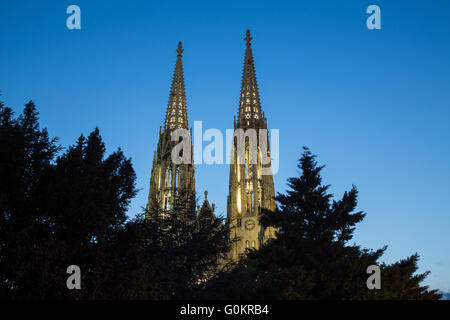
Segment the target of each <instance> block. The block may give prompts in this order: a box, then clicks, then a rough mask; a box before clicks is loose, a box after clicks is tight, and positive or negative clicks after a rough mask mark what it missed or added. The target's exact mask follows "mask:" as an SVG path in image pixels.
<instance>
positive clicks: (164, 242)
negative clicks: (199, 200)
mask: <svg viewBox="0 0 450 320" xmlns="http://www.w3.org/2000/svg"><path fill="white" fill-rule="evenodd" d="M189 198H190V197H188V196H186V194H183V193H180V194H178V195H177V197H176V201H175V206H174V208H172V210H170V211H165V210H162V209H161V208H160V206H159V205H158V204H157V202H156V201H154V202H153V203H152V204H151V205H150V206H149V208H148V210H147V215H146V216H147V219H146V220H145V221H144V225H145V227H146V228H147V232H146V234H147V235H148V236H149V238H148V239H147V240H148V241H149V245H148V246H147V257H148V259H150V261H149V262H148V265H149V268H150V270H149V271H150V273H151V274H152V277H153V278H156V279H159V281H160V283H161V285H162V287H163V288H164V290H165V292H166V295H167V297H169V298H173V299H195V298H198V297H199V295H200V288H201V287H202V286H203V284H204V283H205V282H207V281H209V280H210V279H212V278H214V277H215V276H216V275H217V273H218V271H220V270H221V269H222V268H224V267H225V266H226V260H227V254H228V252H229V250H230V248H231V245H232V241H230V239H229V229H228V226H227V224H225V223H224V219H222V218H218V217H216V216H215V215H214V212H213V209H212V208H211V207H210V205H209V203H207V202H206V201H205V202H204V203H203V205H202V207H201V209H200V211H199V213H198V215H197V217H194V218H192V216H191V215H189V214H186V209H185V208H189V207H190V206H189V205H186V201H189V200H188V199H189Z"/></svg>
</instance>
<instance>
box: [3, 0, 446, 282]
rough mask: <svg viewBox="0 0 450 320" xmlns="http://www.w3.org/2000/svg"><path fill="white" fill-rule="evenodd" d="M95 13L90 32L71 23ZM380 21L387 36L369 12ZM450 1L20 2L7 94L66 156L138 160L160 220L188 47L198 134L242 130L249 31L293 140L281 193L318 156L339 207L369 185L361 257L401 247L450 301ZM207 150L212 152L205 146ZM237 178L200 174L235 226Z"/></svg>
mask: <svg viewBox="0 0 450 320" xmlns="http://www.w3.org/2000/svg"><path fill="white" fill-rule="evenodd" d="M71 4H76V5H78V6H79V7H80V8H81V27H82V29H81V30H68V29H67V28H66V18H67V17H68V15H67V14H66V8H67V7H68V6H69V5H71ZM371 4H376V5H378V6H379V7H380V8H381V27H382V29H381V30H368V29H367V28H366V19H367V17H368V14H366V8H367V7H368V6H369V5H371ZM449 10H450V3H449V2H448V1H408V2H405V1H378V0H376V1H370V2H368V1H345V2H344V1H341V2H339V3H338V1H308V2H306V1H305V2H303V1H295V2H294V1H273V2H268V1H230V0H227V1H167V2H161V1H157V2H156V1H155V2H153V1H148V0H147V1H99V0H89V1H86V0H73V1H61V0H59V1H31V0H30V1H23V0H17V1H5V0H2V1H1V2H0V90H1V91H2V93H3V96H2V97H1V99H2V100H3V101H4V102H5V103H6V105H8V106H10V107H12V108H13V109H14V110H16V111H17V112H20V111H21V109H22V107H23V105H24V104H25V103H26V102H27V101H29V100H30V99H32V100H33V101H35V103H36V104H37V106H38V108H39V111H40V113H41V124H42V125H43V126H44V127H47V128H48V130H49V132H50V134H51V135H53V136H58V137H59V138H60V142H61V144H62V145H63V146H65V147H67V146H69V145H71V144H73V143H74V142H75V141H76V139H77V137H78V136H79V135H80V134H81V133H84V134H88V133H89V132H90V131H92V130H93V129H94V128H95V127H96V126H98V127H99V128H100V130H101V133H102V136H103V138H104V140H105V142H106V144H107V148H108V151H109V152H112V151H113V150H115V149H117V148H118V147H121V148H122V149H123V150H124V151H125V153H126V155H127V156H129V157H132V159H133V164H134V167H135V170H136V173H137V177H138V180H137V186H138V188H140V189H141V191H140V192H139V195H138V196H137V197H136V199H135V200H134V201H133V203H132V206H131V208H130V212H129V214H130V215H131V216H133V215H134V214H135V213H137V212H139V211H140V207H141V206H145V204H146V199H147V194H148V184H149V177H150V170H151V164H152V159H153V152H154V150H155V147H156V143H157V139H158V132H159V126H161V125H162V124H163V118H164V113H165V109H166V105H167V100H168V95H169V89H170V82H171V77H172V74H173V68H174V65H175V60H176V53H175V50H176V46H177V43H178V41H183V46H184V49H185V51H184V70H185V81H186V93H187V103H188V113H189V124H190V126H192V125H193V122H194V120H202V121H203V128H204V129H208V128H218V129H220V130H223V132H225V129H227V128H232V125H233V116H234V115H235V114H236V112H237V110H238V102H239V91H240V81H241V72H242V64H243V56H244V49H245V45H244V41H243V38H244V37H245V30H246V29H247V28H249V29H251V31H252V36H253V38H254V39H253V50H254V57H255V65H256V72H257V76H258V81H259V88H260V94H261V102H262V108H263V111H264V112H265V114H266V117H267V118H268V125H269V127H270V128H277V129H280V170H279V172H278V174H277V175H276V176H275V177H274V181H275V188H276V191H280V192H284V191H285V188H286V179H287V178H288V177H291V176H294V175H296V174H297V171H296V162H297V159H298V157H299V155H300V152H301V147H302V146H303V145H306V146H308V147H310V148H311V150H312V152H313V153H315V154H317V155H318V161H319V163H320V164H325V165H326V167H325V169H324V171H323V177H324V183H327V184H332V187H331V189H330V191H331V192H332V193H333V194H335V195H336V197H340V196H342V194H343V192H344V191H345V190H348V189H350V187H351V185H352V184H355V185H356V186H357V187H358V189H359V192H360V194H359V195H360V197H359V206H358V207H359V209H360V210H364V211H365V212H366V213H367V216H366V218H365V220H364V221H363V222H362V223H361V224H360V225H359V226H358V228H357V229H356V233H355V238H354V240H355V242H356V243H358V244H361V245H362V246H365V247H368V248H380V247H382V246H383V245H385V244H387V245H388V246H389V247H388V250H387V252H386V254H385V256H384V258H383V259H384V261H386V262H387V263H391V262H394V261H397V260H399V259H401V258H404V257H406V256H408V255H411V254H413V253H415V252H418V253H419V254H420V255H421V260H420V271H424V270H431V272H432V273H431V275H430V276H429V277H428V279H427V280H426V284H429V285H430V286H432V287H433V288H439V289H443V290H446V291H450V271H449V270H450V209H449V204H448V199H449V195H450V159H449V158H450V144H449V140H450V128H449V122H450V59H449V58H450V41H449V39H450V20H449V19H448V12H449ZM205 145H206V143H205ZM228 174H229V168H228V165H225V164H224V165H213V166H208V165H198V166H197V167H196V180H197V184H196V187H197V192H198V193H199V195H200V196H201V197H203V191H204V190H205V189H208V191H209V196H208V198H209V199H210V200H211V201H212V202H214V203H216V207H217V210H216V213H217V214H219V215H226V196H227V193H228Z"/></svg>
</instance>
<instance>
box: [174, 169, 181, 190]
mask: <svg viewBox="0 0 450 320" xmlns="http://www.w3.org/2000/svg"><path fill="white" fill-rule="evenodd" d="M174 178H175V186H174V187H175V188H177V187H178V182H179V180H180V167H179V166H177V168H176V170H175V177H174Z"/></svg>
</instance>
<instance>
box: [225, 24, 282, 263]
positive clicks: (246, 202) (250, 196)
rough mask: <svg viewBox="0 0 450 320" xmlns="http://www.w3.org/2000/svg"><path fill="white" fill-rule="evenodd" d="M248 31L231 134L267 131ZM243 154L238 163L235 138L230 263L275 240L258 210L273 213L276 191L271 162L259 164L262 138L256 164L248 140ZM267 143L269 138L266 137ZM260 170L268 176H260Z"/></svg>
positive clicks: (230, 200) (231, 191) (228, 213)
mask: <svg viewBox="0 0 450 320" xmlns="http://www.w3.org/2000/svg"><path fill="white" fill-rule="evenodd" d="M251 40H252V37H251V36H250V31H249V30H247V37H246V38H245V41H246V49H245V58H244V71H243V74H242V84H241V96H240V103H239V114H238V120H237V122H236V118H235V121H234V130H235V133H236V130H238V129H242V130H244V132H245V131H246V130H247V129H255V130H256V132H257V133H259V129H266V130H267V119H266V118H265V116H264V113H263V112H262V110H261V103H260V98H259V92H258V85H257V82H256V73H255V65H254V61H253V53H252V48H251ZM244 139H245V140H244V144H245V152H242V153H241V156H242V155H243V156H244V157H245V159H241V160H240V161H239V162H237V160H238V156H239V154H238V152H237V146H238V144H237V138H235V139H234V143H233V147H232V158H231V159H232V163H231V165H230V185H229V195H228V201H227V217H228V221H229V223H230V226H231V232H232V234H231V237H232V238H233V237H237V238H239V241H238V242H237V243H236V245H235V246H234V248H233V249H232V252H231V259H233V260H237V259H239V257H240V255H241V254H243V253H245V251H246V249H248V248H256V249H257V248H259V246H260V245H261V244H262V243H264V241H266V240H267V239H269V238H271V237H274V233H275V231H274V229H273V228H267V229H264V228H263V227H262V226H261V225H260V222H259V219H260V217H261V209H263V208H265V209H269V210H274V209H275V199H274V197H275V189H274V184H273V176H272V174H271V172H272V171H271V164H270V161H269V162H268V163H267V162H266V164H264V163H263V161H262V154H261V153H262V152H264V150H261V148H260V147H259V146H260V139H264V137H263V136H260V134H257V143H256V146H255V147H257V151H256V153H257V155H256V161H255V160H253V161H250V159H251V158H252V157H251V152H249V151H250V150H249V142H250V139H248V140H247V138H244ZM265 139H267V141H266V143H267V146H269V143H268V135H265ZM266 152H267V155H266V156H267V157H269V158H270V151H269V147H267V148H266ZM262 168H265V170H266V171H269V172H270V174H262Z"/></svg>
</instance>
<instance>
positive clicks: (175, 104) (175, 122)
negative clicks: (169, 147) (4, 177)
mask: <svg viewBox="0 0 450 320" xmlns="http://www.w3.org/2000/svg"><path fill="white" fill-rule="evenodd" d="M183 51H184V50H183V46H182V45H181V41H180V42H178V49H177V51H176V52H177V62H176V64H175V71H174V74H173V80H172V87H171V88H170V95H169V103H168V105H167V112H166V119H165V121H164V131H166V130H173V129H178V128H183V129H186V130H187V129H188V119H187V110H186V92H185V87H184V73H183V60H182V57H183Z"/></svg>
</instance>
